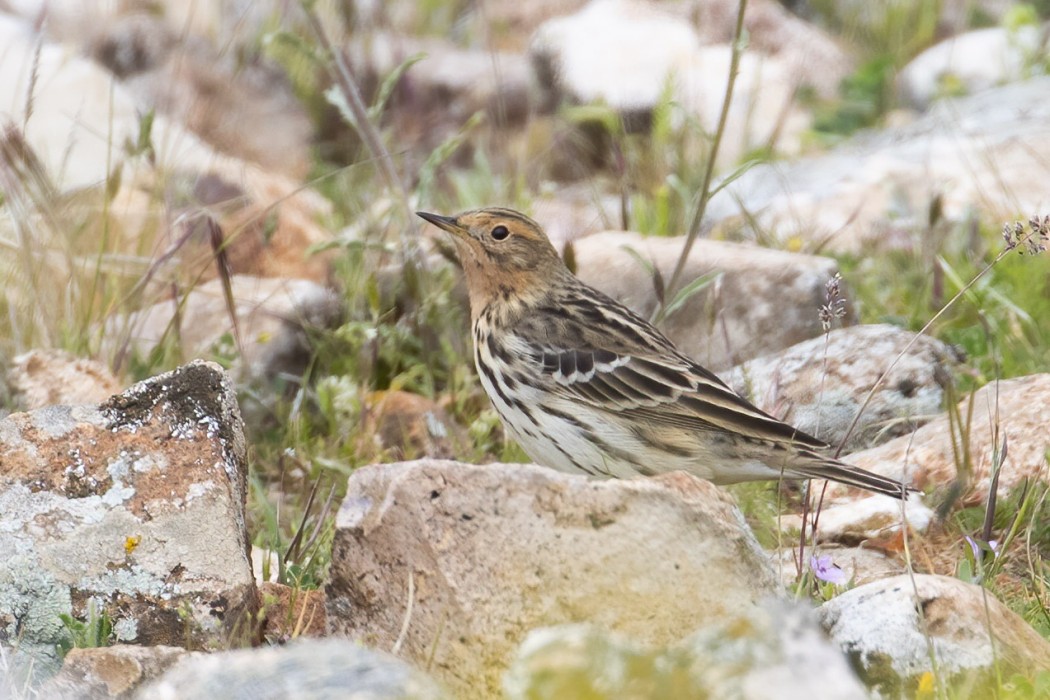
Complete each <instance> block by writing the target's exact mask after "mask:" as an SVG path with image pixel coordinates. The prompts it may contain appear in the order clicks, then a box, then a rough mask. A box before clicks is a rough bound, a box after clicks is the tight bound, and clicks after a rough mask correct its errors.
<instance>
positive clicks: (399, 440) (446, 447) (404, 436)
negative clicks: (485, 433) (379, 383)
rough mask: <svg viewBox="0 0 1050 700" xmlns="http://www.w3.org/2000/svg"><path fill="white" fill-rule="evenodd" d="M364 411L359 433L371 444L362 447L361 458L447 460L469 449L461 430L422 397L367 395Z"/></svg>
mask: <svg viewBox="0 0 1050 700" xmlns="http://www.w3.org/2000/svg"><path fill="white" fill-rule="evenodd" d="M365 407H366V408H365V415H364V427H363V431H362V432H363V434H364V436H365V438H366V439H368V438H372V440H371V441H372V442H373V443H375V444H373V445H362V451H361V454H368V452H369V451H375V450H379V451H387V452H388V453H389V454H391V455H393V457H394V458H395V459H417V458H420V457H434V458H438V459H449V458H452V457H455V456H457V455H461V454H463V453H464V452H465V451H466V450H467V448H468V446H469V445H470V439H469V438H468V437H467V434H466V431H465V430H463V428H462V426H460V425H458V424H457V423H456V421H455V420H453V419H452V417H451V416H450V415H448V413H447V412H446V411H445V409H443V408H442V407H441V406H439V405H437V404H436V403H435V402H434V401H433V400H431V399H428V398H426V397H425V396H420V395H419V394H413V393H410V392H407V391H377V392H373V393H371V394H369V396H368V397H367V398H366V400H365ZM369 448H371V450H369Z"/></svg>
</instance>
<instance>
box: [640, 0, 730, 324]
mask: <svg viewBox="0 0 1050 700" xmlns="http://www.w3.org/2000/svg"><path fill="white" fill-rule="evenodd" d="M746 9H747V0H740V3H739V5H738V6H737V13H736V28H735V29H734V30H733V53H732V56H731V58H730V60H729V79H728V80H727V82H726V93H725V96H724V97H723V98H722V111H721V112H720V113H719V115H718V127H717V128H716V129H715V134H714V136H713V137H712V139H711V152H710V154H709V156H708V159H707V164H706V166H705V168H704V179H703V184H702V185H701V187H700V200H699V201H698V202H697V205H696V211H694V212H693V218H692V220H691V221H690V222H689V230H688V232H687V233H686V237H685V244H684V245H683V246H682V253H681V255H680V256H679V258H678V262H677V263H676V264H675V267H674V272H673V273H672V274H671V279H670V280H669V281H668V283H667V295H666V297H665V299H671V298H673V297H674V292H675V290H676V289H677V288H678V283H679V280H680V279H681V277H682V273H683V272H684V270H685V263H686V260H688V258H689V253H690V252H692V250H693V244H695V243H696V239H697V238H698V237H699V236H700V224H701V223H702V222H703V220H704V213H705V212H706V211H707V203H708V202H709V201H710V200H711V183H712V181H713V180H714V174H715V159H716V157H717V156H718V149H719V148H720V146H721V144H722V136H723V135H724V134H725V130H726V123H727V122H728V121H729V107H730V105H731V104H732V101H733V88H734V87H735V86H736V78H737V74H738V73H739V71H740V57H741V56H742V55H743V53H744V42H743V37H744V11H745V10H746ZM666 303H667V302H666V301H664V302H663V303H662V304H661V305H660V310H659V311H658V312H657V314H656V318H657V319H660V320H662V319H663V317H664V315H665V313H664V308H665V307H666Z"/></svg>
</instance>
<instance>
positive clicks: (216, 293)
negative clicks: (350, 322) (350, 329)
mask: <svg viewBox="0 0 1050 700" xmlns="http://www.w3.org/2000/svg"><path fill="white" fill-rule="evenodd" d="M231 287H232V291H233V299H234V305H235V308H236V313H237V330H238V331H239V332H240V339H241V343H242V345H241V347H240V352H239V353H238V354H237V358H236V362H235V363H234V372H235V373H236V374H237V375H238V376H239V377H243V378H247V379H249V380H272V379H274V378H275V377H278V376H281V375H289V376H292V377H299V376H302V373H303V370H304V369H305V367H306V365H307V363H308V362H309V358H310V353H311V347H310V344H309V341H308V338H307V336H306V333H307V331H308V330H310V329H314V328H327V327H331V326H333V325H335V324H336V323H338V322H339V320H340V319H341V317H342V302H341V300H340V299H339V298H338V297H337V296H336V294H335V293H334V292H332V291H331V290H329V289H326V288H324V287H322V286H320V285H318V284H316V283H314V282H310V281H308V280H289V279H263V278H258V277H249V276H247V275H236V276H234V277H233V278H231ZM173 324H177V327H176V325H173ZM234 332H235V331H234V327H233V321H232V319H231V318H230V314H229V311H228V309H227V305H226V299H225V296H224V294H223V286H222V281H221V280H212V281H211V282H207V283H205V284H201V285H199V286H197V287H194V288H193V289H191V290H190V291H189V292H187V293H186V295H185V297H183V298H181V299H179V300H178V301H176V300H168V301H163V302H160V303H157V304H154V305H153V306H150V307H148V308H146V309H143V310H142V311H137V312H135V313H133V314H131V315H130V316H127V317H116V318H111V319H110V320H109V321H108V322H107V323H106V331H105V345H104V347H103V352H104V353H105V354H107V355H110V356H118V353H119V352H121V351H123V352H124V353H129V352H130V353H135V354H138V355H140V356H147V355H148V354H149V353H150V352H152V351H153V350H154V349H155V348H157V347H158V346H160V345H161V344H163V343H165V342H175V341H176V340H177V341H178V343H179V345H178V348H179V350H180V351H181V353H182V356H184V357H200V356H202V355H203V356H207V355H208V354H209V353H212V352H214V351H215V350H216V346H217V345H218V344H223V345H224V347H225V352H228V353H232V351H233V350H235V349H236V346H235V344H234V340H233V336H234ZM125 357H126V356H125Z"/></svg>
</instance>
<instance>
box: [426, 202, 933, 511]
mask: <svg viewBox="0 0 1050 700" xmlns="http://www.w3.org/2000/svg"><path fill="white" fill-rule="evenodd" d="M416 213H417V215H418V216H419V217H421V218H422V219H424V220H425V221H427V222H428V223H430V224H433V225H434V226H436V227H437V228H439V229H441V230H443V231H445V232H446V233H447V234H449V235H450V236H451V238H452V241H453V243H454V246H455V249H456V254H457V257H458V258H459V262H460V266H461V267H462V270H463V274H464V277H465V282H466V287H467V295H468V298H469V303H470V316H471V329H472V334H473V345H474V363H475V365H476V367H477V371H478V376H479V378H480V381H481V384H482V386H483V387H484V389H485V392H486V394H488V397H489V399H490V400H491V402H492V405H493V407H494V408H495V410H496V413H497V414H499V417H500V420H501V422H502V423H503V426H504V428H505V429H506V431H507V433H509V435H510V436H511V437H512V438H514V440H516V441H517V442H518V444H520V445H521V447H522V449H524V451H525V452H526V454H528V456H529V458H530V459H532V460H533V461H535V462H536V463H537V464H540V465H543V466H546V467H550V468H553V469H557V470H560V471H563V472H569V473H581V472H582V473H584V474H589V475H592V476H598V477H616V478H632V477H637V476H655V475H658V474H662V473H666V472H671V471H677V470H681V471H685V472H689V473H691V474H693V475H695V476H698V477H700V478H702V479H706V480H708V481H711V482H714V483H715V484H731V483H737V482H742V481H757V480H774V479H781V478H789V479H829V480H832V481H837V482H841V483H843V484H847V485H849V486H853V487H859V488H861V489H866V490H869V491H873V492H875V493H880V494H885V495H888V496H893V497H896V498H906V497H907V495H908V493H909V491H911V490H913V489H909V488H907V487H906V486H905V485H904V484H902V483H901V482H898V481H896V480H894V479H890V478H887V477H885V476H881V475H879V474H875V473H873V472H869V471H866V470H864V469H860V468H858V467H855V466H852V465H849V464H846V463H844V462H841V461H839V460H838V459H835V458H833V457H832V456H830V454H829V453H828V450H829V445H827V444H826V443H825V442H823V441H822V440H819V439H817V438H815V437H813V436H812V435H808V434H806V433H805V432H803V431H801V430H799V429H798V428H795V427H793V426H791V425H790V424H788V423H785V422H783V421H781V420H779V419H777V418H775V417H773V416H771V415H769V414H768V413H766V412H765V411H762V410H761V409H759V408H758V407H756V406H754V405H753V404H752V403H751V402H749V401H748V400H747V399H745V398H744V397H742V396H740V395H739V394H737V393H736V392H735V391H733V390H732V389H731V388H730V387H729V386H728V385H727V384H726V383H725V382H723V381H722V380H721V379H720V378H719V377H718V376H717V375H715V374H714V373H713V372H711V371H709V370H708V369H706V368H704V367H702V366H701V365H700V364H699V363H697V362H695V361H694V360H692V359H691V358H689V357H688V356H687V355H685V354H684V353H682V352H681V351H680V350H678V349H677V348H676V347H675V345H674V343H672V342H671V341H670V340H669V339H668V338H667V337H666V336H665V335H664V334H663V333H661V332H660V331H659V330H658V329H657V328H656V327H655V326H653V325H652V324H651V323H649V322H648V321H646V320H645V319H643V318H642V317H641V316H639V315H638V314H636V313H634V312H633V311H631V310H630V309H628V308H627V307H625V306H624V305H622V304H620V303H619V302H617V301H615V300H614V299H612V298H610V297H608V296H607V295H605V294H603V293H602V292H600V291H598V290H597V289H594V288H592V287H590V286H588V285H586V284H584V283H583V282H582V281H581V280H580V279H579V278H577V277H576V276H575V275H574V274H573V273H572V272H571V271H570V270H569V269H568V267H566V265H565V263H564V261H563V260H562V258H561V256H560V255H559V254H558V252H557V250H555V248H554V246H553V245H552V244H551V242H550V239H549V238H548V237H547V235H546V234H545V233H544V231H543V229H542V228H541V227H540V226H539V224H537V223H536V222H535V221H533V220H532V219H530V218H529V217H528V216H526V215H524V214H522V213H520V212H517V211H515V210H513V209H506V208H502V207H488V208H483V209H475V210H470V211H466V212H463V213H460V214H457V215H455V216H442V215H439V214H431V213H427V212H416Z"/></svg>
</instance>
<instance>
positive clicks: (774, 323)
mask: <svg viewBox="0 0 1050 700" xmlns="http://www.w3.org/2000/svg"><path fill="white" fill-rule="evenodd" d="M573 245H574V248H575V254H576V266H577V275H578V276H579V277H580V279H582V280H583V281H584V282H586V283H587V284H590V285H592V286H594V287H596V288H598V289H599V290H601V291H603V292H605V293H606V294H608V295H609V296H611V297H613V298H614V299H616V300H617V301H619V302H621V303H623V304H625V305H627V306H628V307H630V308H631V309H633V310H634V311H635V312H637V313H639V314H641V315H642V316H643V317H649V316H651V315H652V313H653V312H654V311H655V310H656V308H657V306H658V303H659V298H658V296H657V292H656V285H655V283H654V280H653V275H652V273H651V272H650V271H649V270H648V269H647V267H646V265H645V264H643V263H642V262H640V261H639V260H638V259H637V257H635V256H634V255H632V254H631V253H630V252H629V251H634V253H636V254H637V256H639V257H641V258H642V260H645V261H647V262H648V264H649V265H651V266H652V267H654V268H655V269H656V270H659V273H660V277H661V278H662V280H663V283H664V284H667V283H668V282H669V281H670V278H671V275H672V273H673V271H674V267H675V264H676V263H677V262H678V259H679V258H680V257H681V254H682V245H683V238H682V237H675V238H655V237H644V236H641V235H640V234H637V233H629V232H622V231H607V232H605V233H599V234H595V235H593V236H587V237H586V238H583V239H581V240H579V241H577V242H576V243H574V244H573ZM836 271H837V267H836V264H835V261H834V260H831V259H830V258H822V257H817V256H813V255H800V254H798V253H788V252H784V251H779V250H771V249H768V248H759V247H757V246H748V245H741V244H737V243H725V242H722V241H713V240H709V239H699V240H697V241H696V244H695V245H694V246H693V249H692V251H691V253H690V255H689V260H688V262H687V263H686V266H685V268H684V271H683V274H682V280H681V282H680V284H681V285H682V286H684V285H686V284H688V283H690V282H691V281H692V280H694V279H696V278H697V277H700V276H701V275H705V274H709V273H717V274H719V275H720V276H719V277H718V278H717V279H715V280H713V281H712V282H711V283H710V284H708V285H707V286H706V287H705V288H703V289H702V290H700V291H699V292H698V293H696V294H694V295H693V296H692V297H690V298H689V300H688V301H687V302H686V303H685V304H684V305H683V306H682V307H681V308H680V309H679V310H678V311H677V312H676V313H674V314H672V315H671V316H670V317H669V318H668V319H667V320H666V321H665V322H664V323H663V324H662V325H661V330H663V331H664V332H665V333H666V334H667V336H668V337H669V338H670V339H671V340H673V341H674V342H675V344H676V345H677V346H678V348H679V349H680V350H681V351H682V352H684V353H686V354H687V355H689V356H690V357H692V358H693V359H695V360H697V361H698V362H700V364H702V365H704V366H706V367H707V368H709V369H712V370H715V371H718V370H721V369H726V368H728V367H731V366H732V365H734V364H737V363H739V362H743V361H745V360H750V359H752V358H754V357H758V356H760V355H766V354H769V353H773V352H778V351H780V350H783V349H784V348H786V347H789V346H791V345H794V344H795V343H798V342H801V341H803V340H807V339H809V338H813V337H815V336H817V335H820V334H821V333H822V327H821V323H820V318H819V309H820V307H821V305H822V304H824V303H825V284H826V283H827V281H828V280H829V279H831V278H832V277H833V276H834V275H835V273H836ZM846 296H847V298H848V296H849V295H848V294H847V295H846ZM853 319H854V315H853V313H852V309H850V311H849V313H848V315H847V317H846V319H845V321H846V322H847V323H848V322H851V321H852V320H853Z"/></svg>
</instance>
